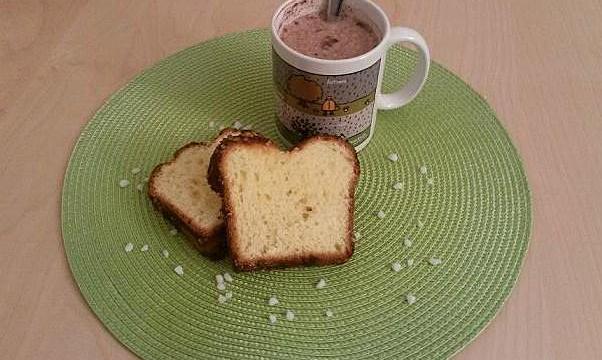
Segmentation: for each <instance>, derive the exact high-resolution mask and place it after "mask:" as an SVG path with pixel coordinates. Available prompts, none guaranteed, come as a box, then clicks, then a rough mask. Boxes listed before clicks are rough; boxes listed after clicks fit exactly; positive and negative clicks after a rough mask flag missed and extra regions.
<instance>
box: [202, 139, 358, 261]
mask: <svg viewBox="0 0 602 360" xmlns="http://www.w3.org/2000/svg"><path fill="white" fill-rule="evenodd" d="M359 169H360V168H359V162H358V160H357V155H356V153H355V150H354V149H353V147H352V146H351V145H350V144H349V143H348V142H347V141H345V140H343V139H341V138H338V137H333V136H322V135H319V136H314V137H310V138H308V139H306V140H304V141H303V142H302V143H300V144H299V145H298V146H296V147H295V148H293V149H292V150H291V151H281V150H280V149H279V148H278V147H277V146H276V145H275V144H273V143H272V142H270V141H269V140H267V139H258V138H246V139H242V138H237V139H232V140H230V139H226V140H224V141H223V142H222V143H221V144H220V146H218V148H217V149H216V151H215V152H214V154H213V156H212V158H211V165H210V168H209V173H208V178H209V183H210V185H211V186H212V188H213V189H214V190H216V191H218V192H220V193H221V194H222V196H223V210H222V211H223V213H224V215H225V221H226V232H227V236H228V248H229V251H230V256H231V257H232V260H233V262H234V265H235V266H236V267H237V268H238V269H239V270H254V269H259V268H271V267H284V266H295V265H302V264H320V265H323V264H336V263H343V262H345V261H347V260H348V259H349V258H350V257H351V255H352V254H353V238H352V233H353V210H354V195H355V187H356V184H357V179H358V176H359Z"/></svg>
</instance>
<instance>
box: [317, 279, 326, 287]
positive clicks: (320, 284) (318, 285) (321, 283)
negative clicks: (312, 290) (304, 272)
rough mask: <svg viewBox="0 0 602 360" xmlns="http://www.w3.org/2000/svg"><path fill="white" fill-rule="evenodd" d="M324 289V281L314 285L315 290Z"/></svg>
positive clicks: (321, 280)
mask: <svg viewBox="0 0 602 360" xmlns="http://www.w3.org/2000/svg"><path fill="white" fill-rule="evenodd" d="M325 287H326V280H324V279H320V280H319V281H318V283H317V284H316V289H324V288H325Z"/></svg>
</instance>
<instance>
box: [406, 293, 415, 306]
mask: <svg viewBox="0 0 602 360" xmlns="http://www.w3.org/2000/svg"><path fill="white" fill-rule="evenodd" d="M406 301H407V303H408V304H410V305H412V304H413V303H415V302H416V296H414V294H411V293H410V294H407V295H406Z"/></svg>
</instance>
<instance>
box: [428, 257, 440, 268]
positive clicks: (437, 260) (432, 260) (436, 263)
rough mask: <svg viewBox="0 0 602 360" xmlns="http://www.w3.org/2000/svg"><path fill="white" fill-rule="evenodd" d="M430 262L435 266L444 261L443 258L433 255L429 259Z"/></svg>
mask: <svg viewBox="0 0 602 360" xmlns="http://www.w3.org/2000/svg"><path fill="white" fill-rule="evenodd" d="M429 263H430V264H431V265H433V266H437V265H440V264H441V263H442V261H441V259H439V258H435V257H432V258H430V259H429Z"/></svg>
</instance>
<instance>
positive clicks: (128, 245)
mask: <svg viewBox="0 0 602 360" xmlns="http://www.w3.org/2000/svg"><path fill="white" fill-rule="evenodd" d="M132 250H134V244H132V243H131V242H129V243H127V244H125V252H130V251H132Z"/></svg>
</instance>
